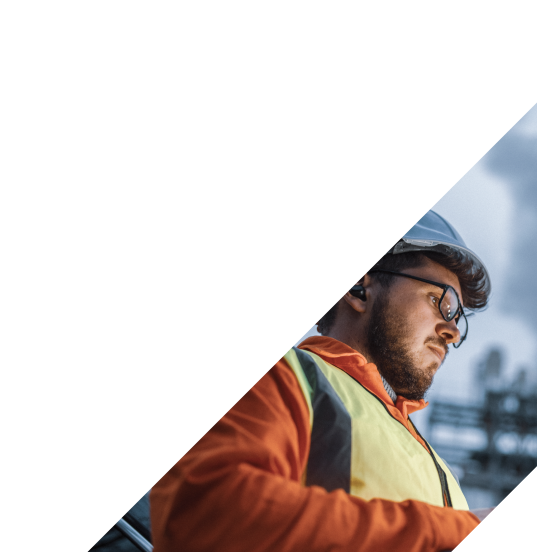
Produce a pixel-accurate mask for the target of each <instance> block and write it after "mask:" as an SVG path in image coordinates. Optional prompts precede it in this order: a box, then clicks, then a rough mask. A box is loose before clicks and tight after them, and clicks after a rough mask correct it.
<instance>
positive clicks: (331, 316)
mask: <svg viewBox="0 0 537 552" xmlns="http://www.w3.org/2000/svg"><path fill="white" fill-rule="evenodd" d="M425 257H426V258H428V259H430V260H431V261H434V262H435V263H438V264H439V265H441V266H443V267H444V268H447V269H448V270H449V271H451V272H453V274H455V275H456V276H457V278H458V279H459V283H460V286H461V291H462V301H463V303H464V308H465V310H470V311H478V310H481V309H484V308H485V307H486V306H487V302H488V299H489V295H490V287H489V284H488V280H487V278H486V274H485V271H484V270H483V269H482V268H476V267H475V265H474V263H473V261H472V260H471V259H470V258H468V256H467V255H465V254H464V253H462V252H461V251H456V250H450V252H449V254H444V253H438V252H435V251H416V252H414V251H413V252H409V253H398V254H396V255H393V254H392V253H387V254H386V255H384V257H382V259H380V261H378V262H377V263H376V264H375V265H374V266H373V267H372V268H371V269H370V270H374V269H377V268H382V269H384V270H393V271H395V272H399V271H401V270H404V269H405V268H416V267H419V266H423V264H424V263H425V260H424V259H425ZM374 277H375V279H376V280H377V281H378V282H379V284H380V285H381V286H382V287H384V288H389V287H390V286H391V284H392V282H393V281H394V279H395V278H396V276H395V275H393V274H385V273H381V272H379V273H376V274H375V275H374ZM338 305H339V301H338V302H337V303H336V304H335V305H334V306H333V307H332V308H331V309H330V310H329V311H328V312H327V313H326V314H325V315H324V316H323V317H322V318H321V319H320V320H319V322H317V330H318V331H319V333H320V334H322V335H326V334H327V333H328V332H329V331H330V328H331V327H332V325H333V324H334V321H335V320H336V314H337V309H338Z"/></svg>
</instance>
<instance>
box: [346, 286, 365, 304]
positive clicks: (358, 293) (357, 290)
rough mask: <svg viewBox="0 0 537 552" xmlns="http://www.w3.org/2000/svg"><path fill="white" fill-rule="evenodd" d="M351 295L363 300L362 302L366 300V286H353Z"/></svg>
mask: <svg viewBox="0 0 537 552" xmlns="http://www.w3.org/2000/svg"><path fill="white" fill-rule="evenodd" d="M349 293H350V294H351V295H352V296H354V297H358V299H361V300H362V301H365V300H366V296H365V289H364V286H360V285H358V286H352V287H351V289H350V291H349Z"/></svg>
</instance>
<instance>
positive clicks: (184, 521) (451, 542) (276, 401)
mask: <svg viewBox="0 0 537 552" xmlns="http://www.w3.org/2000/svg"><path fill="white" fill-rule="evenodd" d="M300 348H303V349H307V350H310V351H312V352H314V353H316V354H318V355H319V356H321V357H322V358H323V360H326V361H327V362H329V363H330V364H333V365H335V366H337V367H338V368H341V369H342V370H344V371H346V372H347V373H349V374H351V375H353V377H356V376H359V380H360V382H361V383H362V385H364V386H365V387H367V388H368V389H369V390H370V391H371V392H373V393H375V394H376V395H377V396H378V397H379V398H380V399H381V400H383V401H384V402H385V403H386V405H387V406H388V409H389V410H390V413H391V414H392V415H394V416H396V417H397V418H398V419H400V420H401V421H402V422H403V423H404V424H405V425H406V427H407V428H408V429H409V431H410V432H411V433H412V434H413V435H414V437H415V438H417V439H418V440H420V439H419V437H418V436H417V435H416V434H415V432H414V431H413V429H412V427H411V426H410V425H409V424H408V414H409V413H411V412H413V411H415V410H417V409H419V408H423V407H424V406H425V403H424V402H423V401H419V402H418V401H407V400H406V399H404V398H402V397H398V400H397V402H396V404H395V405H394V404H393V402H392V401H391V399H390V398H389V396H388V394H387V393H386V391H385V389H384V387H383V385H382V381H381V379H380V376H379V374H378V371H377V370H376V368H375V366H374V365H373V364H370V363H367V362H366V360H365V359H364V357H363V356H362V355H360V354H359V353H357V352H356V351H354V350H353V349H351V348H350V347H348V346H346V345H344V344H343V343H341V342H339V341H336V340H334V339H331V338H327V337H314V338H309V339H307V340H306V341H304V342H303V343H302V344H301V345H300ZM309 447H310V419H309V412H308V407H307V405H306V401H305V399H304V395H303V393H302V391H301V389H300V387H299V384H298V382H297V380H296V377H295V375H294V374H293V372H292V371H291V369H290V368H289V366H288V365H287V363H286V362H285V361H283V360H281V361H279V362H278V363H277V364H276V366H274V368H272V370H270V371H269V372H268V373H267V374H266V375H265V376H264V377H263V378H262V379H261V380H260V381H259V382H258V383H257V384H256V385H255V386H254V387H253V388H252V389H251V390H250V391H249V392H248V393H247V394H246V395H245V396H244V397H243V398H242V399H241V400H240V401H239V402H238V403H237V404H236V405H235V406H234V407H233V408H232V409H231V410H230V411H229V412H228V413H227V414H226V415H225V416H224V417H223V418H222V419H221V420H220V421H219V422H218V423H217V424H216V425H215V426H214V427H213V428H212V429H211V430H210V431H209V432H208V433H207V434H206V435H205V436H204V437H202V439H200V441H199V442H198V443H197V444H196V445H195V446H194V447H193V448H192V449H191V450H190V451H189V452H188V453H187V454H186V455H185V456H184V457H183V458H182V459H181V460H180V461H179V462H178V463H177V464H176V465H175V466H174V467H173V468H172V469H171V470H170V471H169V472H168V473H167V474H166V475H165V476H164V477H163V478H162V479H161V480H160V481H159V482H158V483H157V484H156V485H155V486H154V488H153V490H152V491H151V494H150V501H151V527H152V533H153V543H154V552H172V551H173V552H178V551H181V552H202V551H203V552H243V551H244V552H262V551H263V552H265V551H266V552H273V551H278V552H302V551H304V552H317V551H318V552H321V551H323V552H324V551H341V552H347V551H348V552H351V551H352V552H379V551H383V550H391V551H392V552H439V551H443V550H449V549H452V548H455V546H457V545H458V544H459V543H460V542H461V541H462V539H464V537H466V535H468V533H470V531H472V529H474V528H475V527H476V526H477V525H478V523H479V521H478V519H477V518H476V517H475V516H474V515H473V514H471V513H470V512H466V511H460V510H454V509H452V508H442V507H438V506H432V505H429V504H426V503H424V502H419V501H415V500H407V501H405V502H392V501H389V500H381V499H374V500H370V501H365V500H363V499H361V498H358V497H354V496H351V495H349V494H347V493H345V492H344V491H342V490H336V491H332V492H330V493H329V492H327V491H326V490H325V489H323V488H321V487H316V486H311V487H305V486H304V485H303V483H302V481H303V475H304V473H305V469H306V463H307V459H308V453H309Z"/></svg>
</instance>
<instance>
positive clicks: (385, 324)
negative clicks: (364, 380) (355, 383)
mask: <svg viewBox="0 0 537 552" xmlns="http://www.w3.org/2000/svg"><path fill="white" fill-rule="evenodd" d="M426 261H427V262H426V264H424V265H423V266H421V267H418V268H408V269H403V270H401V271H400V272H403V273H405V274H410V275H412V276H418V277H420V278H425V279H428V280H433V281H435V282H439V283H441V284H448V285H451V286H453V288H454V289H455V291H456V292H457V294H458V295H459V298H461V297H462V294H461V290H460V285H459V280H458V278H457V277H456V276H455V274H453V273H452V272H450V271H449V270H447V269H446V268H444V267H442V266H441V265H439V264H437V263H434V262H433V261H430V260H429V259H427V260H426ZM393 278H394V280H393V282H392V285H391V286H390V288H389V289H383V288H381V287H379V293H378V295H377V296H376V298H375V303H374V304H373V311H372V312H371V316H370V319H369V323H368V327H367V336H366V339H367V352H368V356H369V358H368V360H369V361H370V362H373V363H375V364H376V366H377V368H378V369H379V371H380V373H381V374H382V375H383V376H384V378H385V379H386V381H387V382H388V383H389V384H390V385H391V386H392V388H393V389H394V391H395V392H396V393H397V394H398V395H402V396H404V397H406V398H407V399H412V400H418V399H421V398H423V397H424V396H425V393H426V391H427V390H428V389H429V387H430V386H431V384H432V382H433V378H434V375H435V374H436V372H437V370H438V368H440V366H441V364H442V363H443V361H444V359H445V356H446V355H447V353H448V344H449V343H456V342H458V341H459V339H460V333H459V330H458V329H457V326H456V324H455V321H453V320H452V321H451V322H446V321H445V320H444V319H443V318H442V315H441V313H440V311H439V309H438V302H439V300H440V297H441V296H442V292H443V290H442V289H441V288H439V287H436V286H433V285H430V284H426V283H424V282H419V281H417V280H412V279H410V278H404V277H402V276H394V277H393Z"/></svg>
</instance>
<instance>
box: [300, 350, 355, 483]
mask: <svg viewBox="0 0 537 552" xmlns="http://www.w3.org/2000/svg"><path fill="white" fill-rule="evenodd" d="M293 349H294V351H295V353H296V355H297V358H298V360H299V362H300V364H301V366H302V369H303V371H304V374H305V375H306V378H307V379H308V382H309V384H310V385H311V388H312V390H313V397H312V400H311V402H312V407H313V427H312V430H311V448H310V454H309V458H308V467H307V473H306V485H319V486H321V487H324V488H325V489H326V490H327V491H333V490H335V489H343V490H344V491H346V492H347V493H349V492H350V481H351V442H352V430H351V417H350V414H349V412H348V411H347V409H346V408H345V405H344V404H343V402H342V400H341V399H340V398H339V396H338V395H337V393H336V392H335V390H334V388H333V387H332V385H330V383H329V382H328V380H327V379H326V376H325V375H324V374H323V373H322V371H321V369H320V368H319V367H318V366H317V363H316V362H315V361H314V360H313V358H312V357H311V356H310V355H308V354H307V353H305V352H304V351H301V350H300V349H297V348H296V347H293Z"/></svg>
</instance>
